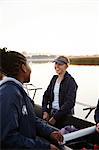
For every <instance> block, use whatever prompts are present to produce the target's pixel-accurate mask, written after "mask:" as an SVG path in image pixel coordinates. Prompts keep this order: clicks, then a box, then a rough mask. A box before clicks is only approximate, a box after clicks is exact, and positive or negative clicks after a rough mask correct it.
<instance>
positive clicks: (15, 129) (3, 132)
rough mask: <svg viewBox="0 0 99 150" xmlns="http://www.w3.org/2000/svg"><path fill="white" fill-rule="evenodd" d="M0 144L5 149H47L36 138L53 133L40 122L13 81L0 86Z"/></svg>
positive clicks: (27, 100)
mask: <svg viewBox="0 0 99 150" xmlns="http://www.w3.org/2000/svg"><path fill="white" fill-rule="evenodd" d="M0 117H1V120H0V124H1V125H0V142H1V144H2V145H3V147H7V148H29V149H39V148H41V149H49V148H50V144H49V143H45V142H43V141H42V140H38V139H37V138H36V136H43V137H48V136H49V135H50V134H51V132H52V131H53V129H52V128H49V127H48V126H47V125H46V124H43V123H42V122H40V121H39V120H38V119H37V118H36V116H35V113H34V108H33V104H32V103H31V99H30V98H29V97H28V95H27V93H26V92H25V91H24V89H23V87H21V86H20V85H18V84H17V83H15V82H13V81H6V82H4V83H2V84H0Z"/></svg>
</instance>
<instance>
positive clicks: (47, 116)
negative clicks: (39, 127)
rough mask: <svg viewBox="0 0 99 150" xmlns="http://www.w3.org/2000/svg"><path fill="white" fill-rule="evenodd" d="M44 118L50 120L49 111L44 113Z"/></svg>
mask: <svg viewBox="0 0 99 150" xmlns="http://www.w3.org/2000/svg"><path fill="white" fill-rule="evenodd" d="M43 119H44V120H46V121H48V120H49V114H48V113H47V112H44V113H43Z"/></svg>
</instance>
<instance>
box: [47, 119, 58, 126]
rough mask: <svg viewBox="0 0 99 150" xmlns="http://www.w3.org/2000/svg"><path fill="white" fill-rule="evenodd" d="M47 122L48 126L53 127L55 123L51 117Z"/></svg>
mask: <svg viewBox="0 0 99 150" xmlns="http://www.w3.org/2000/svg"><path fill="white" fill-rule="evenodd" d="M48 122H49V124H51V125H54V124H55V123H56V120H55V119H54V118H53V117H51V118H50V119H49V121H48Z"/></svg>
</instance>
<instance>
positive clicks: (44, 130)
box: [36, 117, 55, 138]
mask: <svg viewBox="0 0 99 150" xmlns="http://www.w3.org/2000/svg"><path fill="white" fill-rule="evenodd" d="M36 120H37V133H38V135H39V136H43V137H45V138H46V137H50V134H51V133H52V132H53V131H55V129H54V128H53V127H51V126H50V125H48V124H47V123H46V122H44V120H43V119H40V118H38V117H37V118H36Z"/></svg>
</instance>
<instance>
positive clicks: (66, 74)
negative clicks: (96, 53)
mask: <svg viewBox="0 0 99 150" xmlns="http://www.w3.org/2000/svg"><path fill="white" fill-rule="evenodd" d="M64 79H65V80H66V81H67V80H68V82H70V83H71V84H75V85H76V86H77V87H78V85H77V83H76V81H75V79H74V77H73V76H72V75H71V74H69V73H68V72H66V73H65V75H64Z"/></svg>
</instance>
